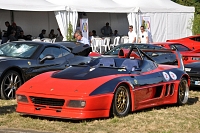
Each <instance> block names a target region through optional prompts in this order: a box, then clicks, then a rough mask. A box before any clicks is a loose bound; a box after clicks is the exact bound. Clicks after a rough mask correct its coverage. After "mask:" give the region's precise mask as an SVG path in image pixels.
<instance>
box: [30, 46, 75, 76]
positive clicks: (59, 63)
mask: <svg viewBox="0 0 200 133" xmlns="http://www.w3.org/2000/svg"><path fill="white" fill-rule="evenodd" d="M47 55H51V56H52V57H54V58H53V59H46V60H44V61H43V62H41V60H42V59H43V58H45V56H47ZM72 57H73V54H71V53H70V52H69V51H67V50H66V51H65V52H63V50H61V47H57V46H49V47H46V48H45V49H44V50H43V51H42V52H41V54H40V55H39V57H38V59H37V61H36V62H37V65H36V66H34V67H32V68H31V69H32V72H31V77H33V76H36V75H38V74H40V73H43V72H47V71H54V70H63V69H65V68H66V67H68V66H69V62H68V58H72Z"/></svg>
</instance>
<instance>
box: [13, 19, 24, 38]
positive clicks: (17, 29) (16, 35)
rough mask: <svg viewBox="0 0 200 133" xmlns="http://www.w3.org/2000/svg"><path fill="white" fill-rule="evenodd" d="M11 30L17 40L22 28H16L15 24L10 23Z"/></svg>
mask: <svg viewBox="0 0 200 133" xmlns="http://www.w3.org/2000/svg"><path fill="white" fill-rule="evenodd" d="M12 30H14V31H16V33H15V38H17V39H18V36H19V35H20V31H22V28H21V27H20V26H18V25H17V24H16V23H15V22H13V23H12Z"/></svg>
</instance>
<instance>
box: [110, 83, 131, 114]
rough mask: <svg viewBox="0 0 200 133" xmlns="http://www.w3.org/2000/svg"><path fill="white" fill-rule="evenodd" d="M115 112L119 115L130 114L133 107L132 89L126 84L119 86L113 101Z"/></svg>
mask: <svg viewBox="0 0 200 133" xmlns="http://www.w3.org/2000/svg"><path fill="white" fill-rule="evenodd" d="M112 107H113V114H114V115H115V116H118V117H124V116H126V115H128V113H129V111H130V107H131V101H130V91H129V90H128V88H127V87H126V86H124V85H120V86H119V87H117V89H116V91H115V94H114V99H113V103H112Z"/></svg>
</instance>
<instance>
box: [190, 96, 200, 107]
mask: <svg viewBox="0 0 200 133" xmlns="http://www.w3.org/2000/svg"><path fill="white" fill-rule="evenodd" d="M197 101H199V97H194V98H189V99H188V103H187V104H188V105H193V104H195V103H197Z"/></svg>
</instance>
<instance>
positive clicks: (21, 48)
mask: <svg viewBox="0 0 200 133" xmlns="http://www.w3.org/2000/svg"><path fill="white" fill-rule="evenodd" d="M38 46H39V45H37V44H27V43H25V42H24V43H14V42H10V43H6V44H2V45H1V46H0V56H7V57H17V58H30V57H31V55H32V54H33V53H34V52H35V51H36V49H37V48H38Z"/></svg>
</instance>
